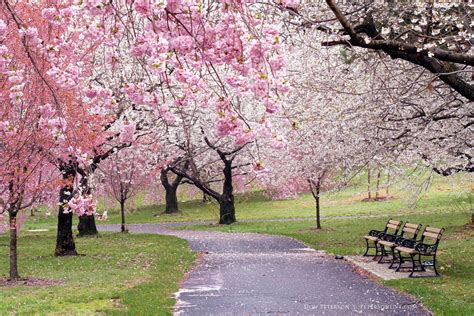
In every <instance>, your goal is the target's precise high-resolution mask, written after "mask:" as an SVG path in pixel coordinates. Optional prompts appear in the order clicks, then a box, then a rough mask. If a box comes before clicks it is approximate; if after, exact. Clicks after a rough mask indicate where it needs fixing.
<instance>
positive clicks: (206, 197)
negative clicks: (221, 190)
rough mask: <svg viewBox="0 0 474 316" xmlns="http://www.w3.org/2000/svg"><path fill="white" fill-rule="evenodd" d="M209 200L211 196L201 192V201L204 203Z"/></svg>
mask: <svg viewBox="0 0 474 316" xmlns="http://www.w3.org/2000/svg"><path fill="white" fill-rule="evenodd" d="M210 201H211V198H210V197H209V194H206V193H203V194H202V203H203V204H206V203H208V202H210Z"/></svg>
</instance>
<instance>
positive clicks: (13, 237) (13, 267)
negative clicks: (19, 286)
mask: <svg viewBox="0 0 474 316" xmlns="http://www.w3.org/2000/svg"><path fill="white" fill-rule="evenodd" d="M16 215H17V213H16V212H14V211H13V212H9V216H8V217H9V224H10V278H9V280H10V281H18V280H19V279H20V275H19V274H18V256H17V238H18V228H17V224H16Z"/></svg>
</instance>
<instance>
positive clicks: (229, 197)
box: [219, 160, 236, 225]
mask: <svg viewBox="0 0 474 316" xmlns="http://www.w3.org/2000/svg"><path fill="white" fill-rule="evenodd" d="M224 165H225V166H224V185H223V188H222V194H221V196H220V197H219V211H220V219H219V224H225V225H229V224H232V223H234V222H235V221H236V218H235V205H234V194H233V191H234V188H233V186H232V160H230V161H229V160H227V161H224Z"/></svg>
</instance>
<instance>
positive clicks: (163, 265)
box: [0, 233, 195, 315]
mask: <svg viewBox="0 0 474 316" xmlns="http://www.w3.org/2000/svg"><path fill="white" fill-rule="evenodd" d="M54 244H55V236H54V235H53V233H41V234H39V233H35V234H33V233H24V234H22V235H21V237H20V239H19V269H20V275H21V276H22V277H24V278H40V279H49V280H55V281H60V282H62V284H59V285H50V286H26V285H16V286H5V287H1V288H0V315H8V314H15V315H16V314H23V315H31V314H71V313H73V314H75V315H90V314H95V313H98V314H120V315H123V314H131V315H171V312H172V307H173V305H174V303H175V300H174V298H173V297H172V293H174V292H175V291H177V289H178V282H179V280H180V279H181V278H182V277H183V275H184V273H185V272H186V271H187V270H188V269H189V267H190V266H191V264H192V262H193V260H194V257H195V255H194V254H193V253H192V252H191V251H190V249H189V247H188V245H187V243H186V241H184V240H181V239H178V238H175V237H169V236H159V235H145V234H143V235H142V234H137V235H133V234H121V233H102V234H100V236H99V237H94V238H77V239H76V246H77V249H78V251H79V252H81V253H84V254H85V255H84V256H76V257H59V258H58V257H54V256H53V255H52V253H53V250H54V249H53V248H54ZM7 252H8V236H6V235H0V258H3V260H1V261H0V275H1V276H5V275H7V273H8V261H7V259H6V258H8V253H7Z"/></svg>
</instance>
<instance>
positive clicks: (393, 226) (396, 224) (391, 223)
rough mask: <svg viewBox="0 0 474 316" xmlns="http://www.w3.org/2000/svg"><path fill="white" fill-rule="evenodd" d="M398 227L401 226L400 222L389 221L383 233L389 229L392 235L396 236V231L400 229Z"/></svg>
mask: <svg viewBox="0 0 474 316" xmlns="http://www.w3.org/2000/svg"><path fill="white" fill-rule="evenodd" d="M400 226H402V222H401V221H395V220H393V219H389V220H388V222H387V224H386V225H385V229H384V232H385V233H386V232H387V231H388V230H389V229H393V231H394V234H397V233H398V230H399V229H400Z"/></svg>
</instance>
